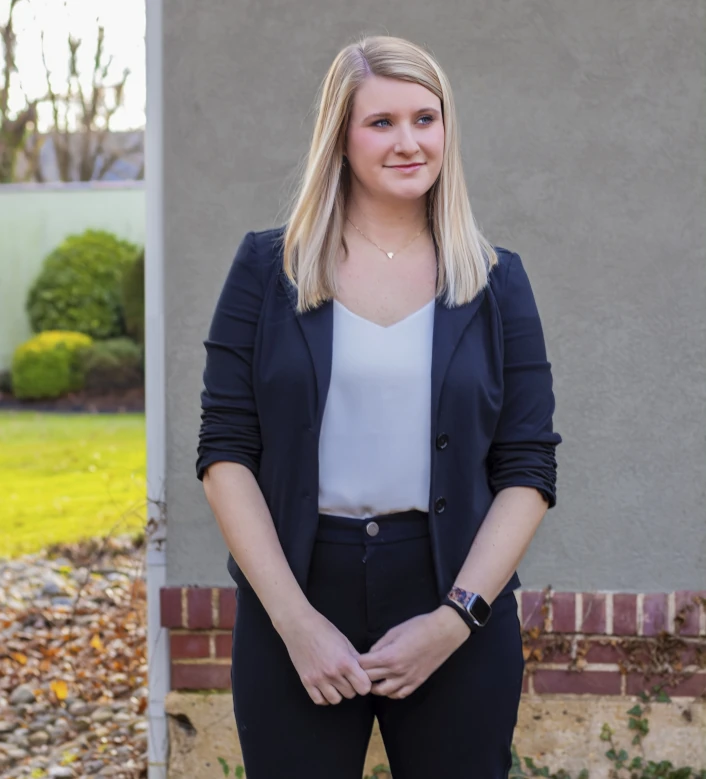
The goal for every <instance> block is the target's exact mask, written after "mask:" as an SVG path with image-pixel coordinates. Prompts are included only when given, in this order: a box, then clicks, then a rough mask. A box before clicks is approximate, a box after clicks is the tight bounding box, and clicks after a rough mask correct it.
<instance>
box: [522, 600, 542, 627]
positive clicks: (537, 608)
mask: <svg viewBox="0 0 706 779" xmlns="http://www.w3.org/2000/svg"><path fill="white" fill-rule="evenodd" d="M543 603H544V593H543V592H541V591H539V592H538V591H536V590H526V591H523V592H522V627H523V628H524V629H525V630H529V629H530V628H534V627H539V628H541V627H542V626H543V625H544V613H543V611H542V604H543Z"/></svg>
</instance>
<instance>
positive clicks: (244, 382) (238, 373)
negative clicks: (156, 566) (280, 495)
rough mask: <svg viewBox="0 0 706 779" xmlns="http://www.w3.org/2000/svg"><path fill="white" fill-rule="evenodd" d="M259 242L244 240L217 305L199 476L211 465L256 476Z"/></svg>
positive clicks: (205, 380) (208, 364) (260, 294)
mask: <svg viewBox="0 0 706 779" xmlns="http://www.w3.org/2000/svg"><path fill="white" fill-rule="evenodd" d="M262 287H263V283H262V274H261V272H260V269H259V264H258V258H257V252H256V246H255V237H254V235H253V234H252V232H249V233H247V235H245V237H244V238H243V240H242V242H241V244H240V246H239V247H238V250H237V252H236V254H235V259H234V260H233V263H232V265H231V268H230V271H229V273H228V276H227V278H226V281H225V284H224V286H223V290H222V291H221V294H220V297H219V299H218V302H217V304H216V309H215V311H214V314H213V319H212V321H211V326H210V329H209V333H208V338H207V339H206V340H205V341H204V342H203V344H204V346H205V347H206V367H205V369H204V372H203V386H204V388H203V391H202V392H201V428H200V431H199V440H198V449H197V451H198V458H197V460H196V476H197V478H198V479H199V480H200V481H203V477H204V474H205V472H206V469H207V468H208V466H209V465H212V464H213V463H215V462H219V461H221V460H226V461H229V462H234V463H241V464H242V465H245V466H246V467H248V468H249V469H250V470H251V471H252V472H253V473H254V474H255V476H257V474H258V470H259V464H260V452H261V449H262V445H261V441H260V426H259V423H258V416H257V408H256V404H255V397H254V394H253V382H252V366H253V352H254V348H255V337H256V332H257V323H258V319H259V316H260V310H261V306H262V298H263V289H262Z"/></svg>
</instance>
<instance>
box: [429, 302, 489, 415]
mask: <svg viewBox="0 0 706 779" xmlns="http://www.w3.org/2000/svg"><path fill="white" fill-rule="evenodd" d="M485 294H486V293H485V290H481V291H480V292H479V293H478V294H477V295H476V296H475V297H474V298H473V300H471V301H470V302H469V303H464V304H463V305H462V306H457V307H455V308H448V307H447V306H446V305H445V304H444V303H443V302H441V301H440V300H437V301H436V305H435V307H434V334H433V336H432V357H431V419H432V424H434V423H435V422H436V413H437V409H438V408H439V400H440V399H441V388H442V387H443V386H444V378H445V377H446V371H447V369H448V367H449V363H450V362H451V357H452V356H453V353H454V351H455V350H456V346H457V344H458V342H459V340H460V338H461V336H462V335H463V332H464V330H465V329H466V328H467V327H468V325H469V323H470V321H471V319H473V316H474V314H475V313H476V311H478V308H479V306H480V304H481V303H482V301H483V299H484V298H485Z"/></svg>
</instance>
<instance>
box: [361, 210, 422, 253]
mask: <svg viewBox="0 0 706 779" xmlns="http://www.w3.org/2000/svg"><path fill="white" fill-rule="evenodd" d="M346 219H348V217H346ZM348 221H349V222H351V220H350V219H348ZM351 224H352V225H353V227H355V229H356V230H357V231H358V232H359V233H360V234H361V235H362V236H363V238H365V240H366V241H370V243H372V244H373V246H377V248H378V249H380V251H381V252H382V253H383V254H386V255H387V256H388V257H389V258H390V259H392V258H393V257H394V256H395V255H396V254H399V253H400V252H401V251H404V250H405V249H406V248H407V247H408V246H410V245H411V244H413V243H414V242H415V241H416V240H417V238H419V236H420V235H421V234H422V233H423V232H424V230H425V229H426V227H427V226H426V225H424V227H422V229H421V230H420V231H419V232H418V233H417V234H416V235H415V236H414V238H412V240H411V241H409V243H406V244H405V245H404V246H403V247H402V248H401V249H398V250H397V251H396V252H386V251H385V250H384V249H383V248H382V246H378V245H377V244H376V243H375V241H373V239H372V238H368V236H367V235H366V234H365V233H364V232H363V231H362V230H361V229H360V228H359V227H356V226H355V225H354V224H353V222H351Z"/></svg>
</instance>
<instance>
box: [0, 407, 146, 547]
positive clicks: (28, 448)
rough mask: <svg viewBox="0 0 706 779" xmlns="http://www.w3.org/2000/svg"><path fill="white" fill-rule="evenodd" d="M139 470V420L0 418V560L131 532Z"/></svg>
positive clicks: (142, 503)
mask: <svg viewBox="0 0 706 779" xmlns="http://www.w3.org/2000/svg"><path fill="white" fill-rule="evenodd" d="M145 466H146V446H145V417H144V414H55V413H48V414H42V413H36V412H25V411H20V412H12V411H10V412H0V557H15V556H18V555H21V554H24V553H31V552H36V551H38V550H39V549H41V548H42V547H45V546H48V545H49V544H53V543H59V542H62V543H64V542H73V541H78V540H81V539H83V538H88V537H103V536H106V535H124V534H130V535H132V534H136V533H138V532H139V531H140V530H142V529H144V525H145V522H146V513H147V512H146V508H147V506H146V484H145Z"/></svg>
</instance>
